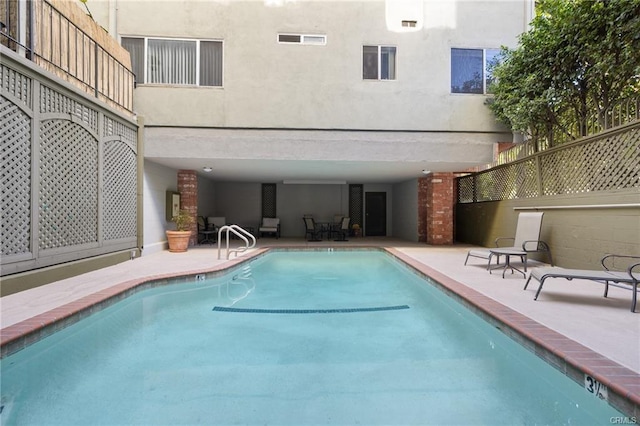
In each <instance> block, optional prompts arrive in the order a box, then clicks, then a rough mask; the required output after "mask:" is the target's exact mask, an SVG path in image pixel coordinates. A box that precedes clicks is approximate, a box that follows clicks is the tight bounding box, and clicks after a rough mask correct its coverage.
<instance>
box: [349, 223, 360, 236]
mask: <svg viewBox="0 0 640 426" xmlns="http://www.w3.org/2000/svg"><path fill="white" fill-rule="evenodd" d="M351 229H352V230H353V236H354V237H359V236H360V225H358V224H357V223H354V224H353V226H352V227H351Z"/></svg>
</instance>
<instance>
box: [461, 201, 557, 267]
mask: <svg viewBox="0 0 640 426" xmlns="http://www.w3.org/2000/svg"><path fill="white" fill-rule="evenodd" d="M543 215H544V213H542V212H533V213H520V214H519V215H518V225H517V226H516V235H515V237H513V238H510V237H498V238H496V240H495V245H496V248H500V249H508V250H514V251H519V252H521V254H515V253H512V254H511V255H512V256H514V255H519V256H520V258H521V260H522V263H524V268H525V271H526V270H527V254H529V253H546V255H547V257H548V259H549V264H551V265H552V266H553V259H552V258H551V250H550V249H549V246H548V245H547V243H545V242H544V241H542V240H540V230H541V229H542V216H543ZM505 241H512V243H511V245H508V244H505ZM493 256H496V262H497V263H500V255H498V254H496V253H493V252H491V249H488V248H485V249H472V250H469V252H468V253H467V258H466V259H465V261H464V264H465V265H466V264H467V261H468V260H469V257H478V258H481V259H487V269H489V267H490V265H491V259H492V258H493Z"/></svg>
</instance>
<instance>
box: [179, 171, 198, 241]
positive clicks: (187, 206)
mask: <svg viewBox="0 0 640 426" xmlns="http://www.w3.org/2000/svg"><path fill="white" fill-rule="evenodd" d="M178 192H179V193H180V209H181V210H186V211H188V212H189V213H191V218H192V219H193V220H192V221H191V238H190V239H189V245H190V246H193V245H196V244H197V243H198V217H197V216H198V176H197V175H196V172H195V171H194V170H178Z"/></svg>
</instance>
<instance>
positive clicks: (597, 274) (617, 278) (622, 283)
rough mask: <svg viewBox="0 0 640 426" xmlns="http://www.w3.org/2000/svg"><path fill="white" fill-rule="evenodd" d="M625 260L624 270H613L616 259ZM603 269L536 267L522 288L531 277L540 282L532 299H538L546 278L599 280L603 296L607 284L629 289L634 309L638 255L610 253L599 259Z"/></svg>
mask: <svg viewBox="0 0 640 426" xmlns="http://www.w3.org/2000/svg"><path fill="white" fill-rule="evenodd" d="M620 259H623V260H627V261H628V263H631V265H630V266H628V267H627V268H626V271H620V270H614V269H613V264H614V263H615V261H616V260H620ZM600 263H602V267H603V268H604V270H602V271H592V270H588V269H564V268H536V269H534V270H533V271H532V272H531V274H529V279H528V280H527V282H526V283H525V285H524V289H525V290H526V289H527V286H528V285H529V281H531V278H535V279H536V280H538V281H539V282H540V285H539V286H538V291H536V295H535V297H534V298H533V300H538V296H539V295H540V291H541V290H542V286H543V285H544V282H545V280H546V279H547V278H565V279H567V280H572V279H574V278H575V279H583V280H590V281H596V282H601V283H603V284H604V285H605V287H604V297H607V294H608V293H609V286H610V285H613V286H615V287H621V288H627V289H631V291H632V296H631V312H635V311H636V302H637V296H638V281H640V257H638V256H623V255H617V254H610V255H607V256H605V257H603V258H602V260H601V261H600Z"/></svg>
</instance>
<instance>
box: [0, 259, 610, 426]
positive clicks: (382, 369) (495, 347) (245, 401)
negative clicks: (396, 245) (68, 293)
mask: <svg viewBox="0 0 640 426" xmlns="http://www.w3.org/2000/svg"><path fill="white" fill-rule="evenodd" d="M2 406H3V409H2V414H0V416H1V419H2V423H3V424H52V423H58V424H60V423H62V424H124V423H126V424H142V423H144V424H176V423H181V424H231V423H234V424H257V423H261V424H356V423H360V424H532V423H538V424H540V423H542V424H567V423H574V424H606V423H608V422H609V419H610V418H612V417H619V416H620V413H618V412H617V411H615V410H613V409H612V408H611V407H610V406H608V405H607V404H606V403H604V402H602V401H599V400H597V399H595V398H594V397H593V396H592V395H590V394H588V393H586V392H585V390H584V389H583V388H581V387H580V386H578V385H576V384H575V383H573V382H572V381H570V380H569V379H567V378H566V377H565V376H563V375H562V374H561V373H559V372H558V371H556V370H555V369H553V368H551V367H549V366H548V365H547V364H546V363H544V362H543V361H541V360H540V359H539V358H537V357H536V356H534V355H533V354H531V353H530V352H529V351H527V350H525V349H523V348H521V347H520V346H518V345H517V344H515V343H514V342H513V341H511V340H510V339H509V338H507V337H506V336H504V335H503V334H502V333H501V332H499V331H497V330H495V329H494V327H492V326H490V325H489V324H487V323H486V322H484V321H482V320H480V319H478V318H477V317H476V315H475V314H472V313H471V312H469V311H468V310H467V309H466V308H464V307H462V306H461V305H460V304H459V303H457V302H456V301H454V300H452V299H450V298H449V297H447V296H445V295H443V294H442V293H441V292H440V291H439V290H438V289H436V288H434V287H433V286H431V285H425V281H424V280H422V279H421V278H420V277H418V276H416V275H415V274H414V273H412V272H410V271H409V270H408V269H407V268H405V267H403V266H402V265H400V264H399V263H398V262H396V261H395V260H393V259H392V258H391V257H390V256H387V255H386V254H384V253H381V252H361V251H347V252H341V251H334V252H313V253H307V252H302V253H300V252H280V253H272V254H268V255H266V256H264V257H262V258H260V259H257V260H255V261H254V262H252V263H251V264H250V265H248V266H243V267H241V268H238V269H236V270H234V271H233V272H231V273H229V274H226V275H225V276H223V277H220V278H216V279H213V280H205V281H199V282H195V283H191V284H180V285H171V286H167V287H158V288H155V289H151V290H146V291H144V292H141V293H138V294H136V295H134V296H132V297H130V298H129V299H126V300H125V301H123V302H120V303H118V304H116V305H113V306H111V307H109V308H107V309H105V310H103V311H101V312H100V313H98V314H96V315H94V316H92V317H90V318H88V319H87V320H83V321H82V322H81V323H78V324H76V325H74V326H71V327H69V328H67V329H65V330H63V331H61V332H59V333H56V334H55V335H53V336H50V337H49V338H47V339H44V340H42V341H40V342H38V343H36V344H34V345H32V346H30V347H28V348H26V349H24V350H22V351H20V352H18V353H16V354H14V355H12V356H10V357H8V358H5V359H3V360H2Z"/></svg>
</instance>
